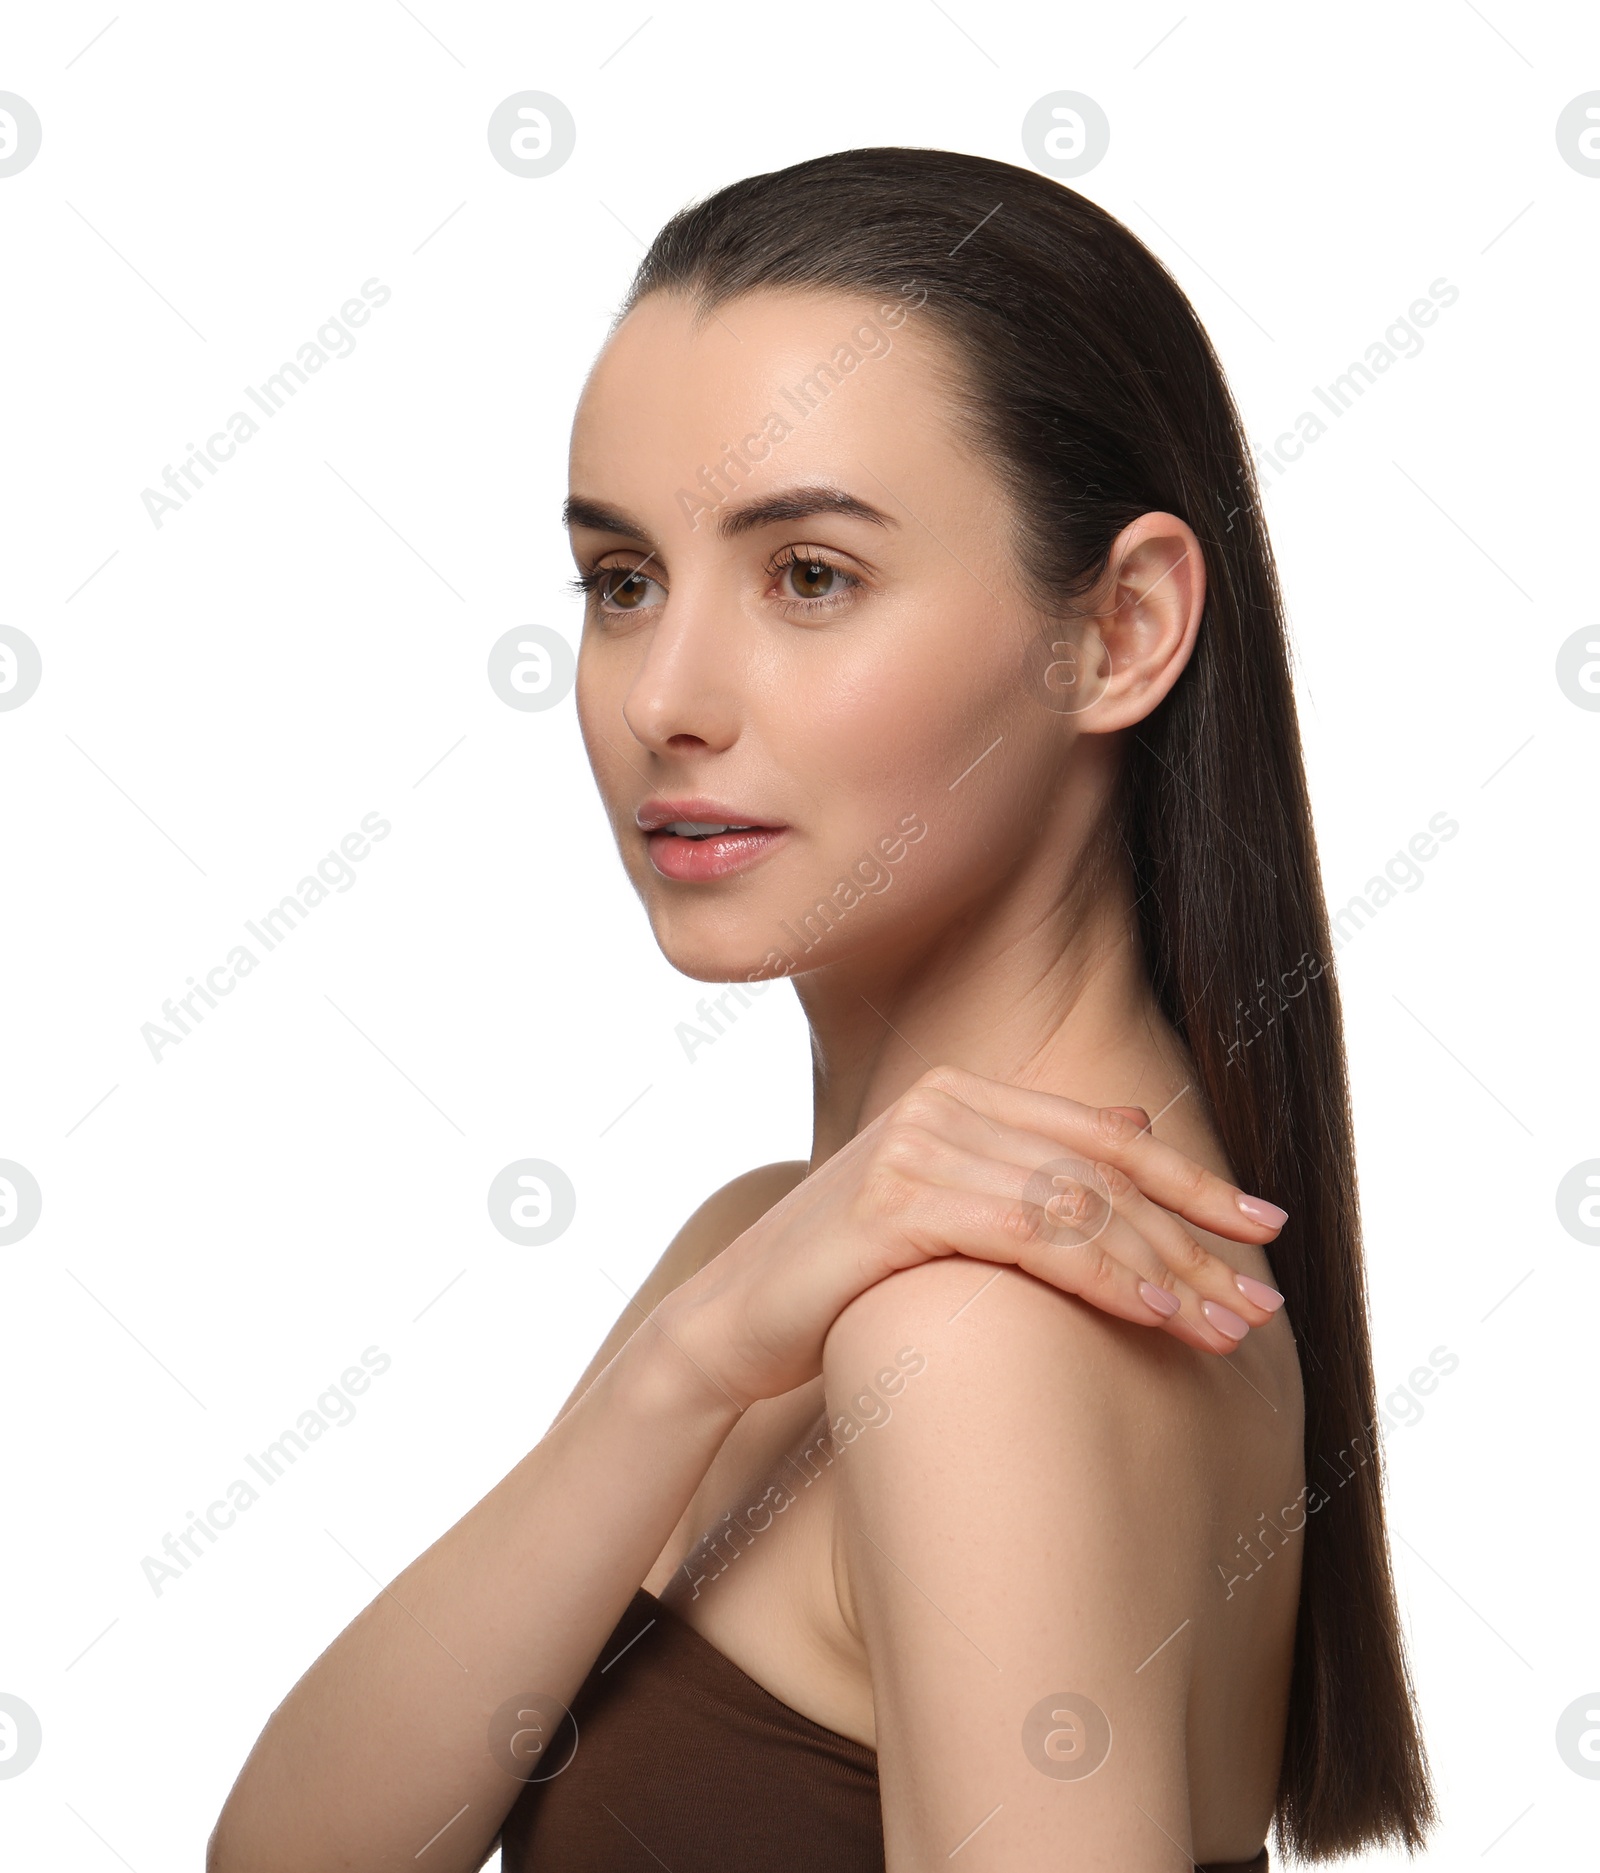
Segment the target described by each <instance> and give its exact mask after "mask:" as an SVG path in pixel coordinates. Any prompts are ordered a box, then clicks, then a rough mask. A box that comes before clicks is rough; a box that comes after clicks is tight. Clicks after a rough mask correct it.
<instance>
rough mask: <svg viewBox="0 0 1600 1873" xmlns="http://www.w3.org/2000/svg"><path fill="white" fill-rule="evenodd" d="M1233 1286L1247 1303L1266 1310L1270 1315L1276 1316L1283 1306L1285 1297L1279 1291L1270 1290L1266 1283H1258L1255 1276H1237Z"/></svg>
mask: <svg viewBox="0 0 1600 1873" xmlns="http://www.w3.org/2000/svg"><path fill="white" fill-rule="evenodd" d="M1233 1285H1234V1286H1235V1287H1236V1288H1237V1289H1238V1290H1239V1292H1240V1293H1241V1294H1242V1295H1243V1296H1244V1298H1245V1299H1246V1300H1247V1301H1254V1302H1255V1304H1256V1306H1257V1307H1264V1308H1266V1310H1267V1312H1268V1313H1269V1314H1275V1313H1276V1312H1277V1311H1278V1309H1279V1308H1280V1307H1282V1305H1283V1296H1282V1295H1281V1294H1280V1293H1279V1292H1278V1290H1277V1289H1276V1288H1269V1287H1268V1286H1267V1284H1266V1283H1265V1282H1264V1281H1257V1280H1256V1278H1255V1277H1254V1276H1253V1275H1235V1276H1234V1278H1233Z"/></svg>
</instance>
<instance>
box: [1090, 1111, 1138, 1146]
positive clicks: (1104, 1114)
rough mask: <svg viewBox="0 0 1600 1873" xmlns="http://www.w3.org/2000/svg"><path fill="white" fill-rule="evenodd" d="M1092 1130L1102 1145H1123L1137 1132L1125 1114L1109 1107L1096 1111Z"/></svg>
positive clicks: (1136, 1127) (1135, 1135)
mask: <svg viewBox="0 0 1600 1873" xmlns="http://www.w3.org/2000/svg"><path fill="white" fill-rule="evenodd" d="M1092 1129H1093V1132H1094V1135H1095V1138H1096V1139H1097V1141H1098V1142H1099V1143H1100V1144H1102V1145H1125V1144H1127V1143H1128V1142H1129V1141H1130V1140H1131V1139H1133V1138H1135V1137H1137V1136H1138V1132H1139V1127H1138V1126H1137V1125H1135V1124H1134V1122H1133V1120H1132V1119H1130V1118H1129V1117H1128V1115H1127V1113H1126V1112H1117V1111H1115V1110H1114V1109H1113V1108H1112V1107H1110V1106H1100V1107H1099V1108H1098V1109H1097V1110H1096V1112H1095V1115H1094V1124H1093V1127H1092Z"/></svg>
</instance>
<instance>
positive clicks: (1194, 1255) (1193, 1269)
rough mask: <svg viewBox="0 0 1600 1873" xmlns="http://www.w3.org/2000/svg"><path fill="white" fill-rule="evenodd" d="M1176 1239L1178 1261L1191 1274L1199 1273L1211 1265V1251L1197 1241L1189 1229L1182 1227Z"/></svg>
mask: <svg viewBox="0 0 1600 1873" xmlns="http://www.w3.org/2000/svg"><path fill="white" fill-rule="evenodd" d="M1175 1241H1176V1255H1177V1260H1178V1263H1179V1265H1180V1267H1182V1268H1183V1269H1185V1270H1186V1271H1187V1272H1188V1273H1189V1274H1191V1275H1197V1274H1199V1273H1201V1272H1202V1271H1203V1270H1204V1269H1205V1268H1206V1267H1208V1266H1209V1264H1210V1261H1211V1254H1210V1251H1209V1250H1208V1249H1207V1248H1206V1247H1205V1246H1204V1245H1203V1244H1202V1243H1200V1242H1197V1241H1196V1240H1195V1238H1194V1237H1193V1236H1191V1235H1190V1234H1189V1232H1188V1230H1187V1229H1180V1230H1179V1231H1178V1232H1177V1235H1176V1238H1175Z"/></svg>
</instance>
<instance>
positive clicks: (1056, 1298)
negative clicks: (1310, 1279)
mask: <svg viewBox="0 0 1600 1873" xmlns="http://www.w3.org/2000/svg"><path fill="white" fill-rule="evenodd" d="M907 1345H911V1346H913V1347H914V1348H915V1350H916V1351H917V1352H918V1353H920V1354H921V1355H922V1363H920V1364H919V1365H918V1367H917V1374H918V1376H917V1377H916V1379H915V1380H914V1381H913V1382H911V1383H909V1384H908V1385H907V1387H906V1390H905V1396H904V1400H903V1402H902V1403H900V1405H899V1407H898V1409H897V1412H896V1416H897V1418H898V1419H899V1420H900V1423H901V1426H902V1429H901V1431H900V1433H899V1434H898V1436H897V1438H895V1439H886V1440H884V1447H883V1448H881V1449H880V1450H879V1451H878V1454H877V1455H876V1456H875V1457H873V1458H872V1459H871V1463H872V1465H873V1467H874V1468H877V1467H879V1466H882V1465H886V1464H890V1463H893V1462H895V1458H894V1456H893V1454H892V1452H893V1450H894V1447H895V1446H896V1445H898V1447H899V1453H900V1457H901V1458H902V1459H903V1460H905V1461H907V1462H913V1463H914V1462H917V1461H919V1460H920V1459H922V1458H924V1457H930V1456H931V1455H932V1454H933V1452H934V1451H935V1450H937V1451H938V1473H939V1479H940V1480H939V1489H940V1491H941V1492H942V1493H943V1494H944V1495H945V1496H946V1497H947V1498H948V1500H947V1501H946V1503H945V1505H944V1506H945V1507H947V1508H951V1509H954V1508H957V1507H958V1506H959V1499H960V1497H961V1495H962V1493H963V1492H970V1493H971V1496H972V1499H973V1501H974V1502H976V1501H978V1500H981V1499H982V1498H983V1497H984V1496H985V1494H986V1493H991V1486H992V1487H1005V1486H1008V1485H1010V1484H1016V1485H1017V1486H1019V1487H1024V1486H1026V1485H1027V1480H1028V1479H1035V1480H1037V1482H1038V1484H1039V1489H1038V1491H1037V1492H1036V1495H1037V1496H1038V1497H1040V1498H1042V1497H1045V1496H1050V1495H1054V1496H1055V1498H1056V1500H1057V1503H1058V1506H1059V1507H1060V1508H1061V1509H1062V1511H1063V1512H1066V1510H1067V1507H1068V1505H1069V1504H1072V1503H1076V1504H1078V1505H1080V1506H1083V1507H1092V1509H1093V1510H1094V1512H1095V1513H1097V1514H1100V1515H1120V1516H1122V1517H1123V1518H1125V1519H1127V1518H1137V1517H1138V1516H1140V1515H1144V1514H1150V1515H1152V1516H1154V1517H1156V1518H1157V1519H1158V1520H1159V1522H1160V1524H1161V1525H1162V1526H1163V1527H1164V1528H1165V1529H1166V1531H1167V1532H1168V1533H1169V1534H1170V1533H1172V1532H1175V1530H1174V1521H1175V1519H1186V1520H1187V1521H1188V1522H1189V1523H1190V1524H1191V1525H1192V1527H1193V1530H1194V1532H1195V1533H1196V1535H1197V1536H1198V1535H1199V1534H1200V1532H1201V1528H1202V1525H1203V1524H1204V1522H1205V1521H1206V1519H1207V1518H1208V1517H1209V1516H1211V1515H1212V1514H1213V1513H1214V1512H1215V1511H1216V1510H1217V1508H1218V1505H1219V1503H1221V1504H1222V1506H1223V1508H1224V1511H1225V1512H1226V1509H1227V1507H1228V1503H1227V1498H1228V1497H1229V1495H1230V1493H1231V1491H1230V1488H1229V1485H1230V1484H1231V1483H1232V1482H1233V1481H1235V1480H1236V1479H1238V1478H1239V1477H1240V1476H1241V1475H1242V1476H1245V1477H1246V1478H1248V1479H1250V1480H1252V1481H1254V1482H1258V1483H1259V1484H1260V1485H1261V1486H1262V1487H1267V1486H1270V1487H1271V1488H1276V1487H1277V1486H1278V1484H1279V1483H1280V1482H1287V1481H1288V1480H1289V1478H1290V1475H1291V1473H1292V1472H1293V1471H1294V1470H1295V1468H1296V1466H1297V1465H1298V1464H1299V1463H1300V1461H1301V1457H1302V1449H1303V1410H1304V1406H1303V1398H1302V1392H1301V1382H1300V1367H1299V1360H1298V1356H1297V1353H1296V1349H1295V1343H1294V1338H1293V1334H1292V1330H1291V1327H1290V1323H1289V1321H1288V1319H1287V1318H1286V1317H1285V1316H1284V1315H1283V1314H1279V1315H1276V1316H1274V1318H1273V1319H1272V1320H1271V1321H1270V1322H1268V1323H1267V1324H1266V1325H1265V1326H1263V1327H1258V1328H1256V1329H1255V1330H1254V1331H1253V1332H1252V1333H1251V1334H1250V1336H1249V1337H1248V1339H1247V1340H1246V1341H1245V1343H1244V1344H1243V1345H1242V1346H1241V1347H1240V1348H1239V1350H1238V1351H1237V1352H1236V1353H1233V1354H1231V1355H1229V1356H1228V1357H1226V1358H1220V1357H1216V1356H1212V1355H1208V1354H1204V1353H1199V1352H1196V1351H1194V1350H1193V1349H1192V1348H1190V1347H1187V1346H1184V1345H1183V1344H1181V1343H1180V1342H1179V1341H1177V1340H1175V1339H1173V1338H1172V1337H1171V1336H1170V1335H1167V1334H1164V1333H1161V1332H1159V1331H1157V1330H1155V1329H1153V1328H1147V1327H1141V1326H1137V1325H1134V1324H1132V1323H1130V1322H1127V1321H1123V1320H1119V1319H1115V1318H1113V1317H1112V1316H1110V1315H1108V1314H1105V1313H1102V1312H1101V1311H1100V1310H1099V1309H1098V1308H1095V1307H1092V1306H1090V1305H1089V1304H1088V1303H1087V1302H1084V1301H1081V1300H1079V1299H1078V1298H1077V1297H1076V1296H1075V1295H1070V1294H1066V1293H1063V1292H1062V1291H1061V1290H1060V1289H1057V1288H1054V1287H1052V1286H1051V1285H1050V1284H1049V1283H1048V1282H1046V1281H1042V1280H1040V1279H1038V1278H1037V1277H1035V1276H1033V1275H1029V1274H1026V1273H1024V1272H1023V1271H1022V1270H1020V1269H1017V1268H1014V1267H1011V1266H1009V1265H1001V1266H993V1267H991V1266H989V1265H986V1264H984V1263H982V1262H980V1261H977V1260H974V1259H971V1258H968V1257H965V1256H959V1255H958V1256H950V1257H947V1258H943V1259H940V1260H936V1261H929V1262H925V1263H921V1264H919V1265H917V1266H916V1267H914V1268H909V1269H904V1270H902V1271H900V1272H899V1273H897V1274H894V1275H890V1276H888V1277H887V1278H886V1279H884V1280H882V1281H880V1282H877V1283H875V1284H874V1285H873V1286H872V1287H870V1288H868V1289H866V1290H865V1291H864V1292H863V1293H861V1294H859V1295H858V1296H857V1297H856V1298H855V1299H854V1300H853V1301H851V1303H850V1304H849V1306H847V1307H846V1308H844V1309H843V1310H842V1312H841V1313H840V1315H839V1317H838V1319H837V1320H836V1321H835V1323H834V1325H833V1328H832V1330H831V1331H830V1333H829V1335H828V1339H827V1342H826V1346H825V1349H824V1367H823V1378H824V1387H825V1392H826V1395H827V1398H828V1402H829V1406H830V1409H837V1410H847V1409H848V1401H849V1394H850V1392H851V1390H852V1388H854V1387H859V1386H860V1385H861V1384H863V1383H865V1382H867V1381H868V1380H869V1379H870V1377H871V1374H872V1373H873V1372H874V1371H876V1370H877V1369H878V1368H879V1367H880V1366H884V1365H893V1363H894V1360H895V1356H896V1354H897V1353H899V1352H901V1351H902V1349H904V1348H905V1347H906V1346H907ZM1051 1479H1054V1481H1052V1480H1051ZM923 1480H924V1482H926V1479H923ZM1062 1490H1065V1492H1066V1493H1065V1495H1062V1494H1061V1493H1060V1492H1061V1491H1062ZM1086 1492H1087V1493H1086ZM924 1499H925V1500H928V1498H927V1497H925V1498H924ZM1041 1512H1042V1511H1041Z"/></svg>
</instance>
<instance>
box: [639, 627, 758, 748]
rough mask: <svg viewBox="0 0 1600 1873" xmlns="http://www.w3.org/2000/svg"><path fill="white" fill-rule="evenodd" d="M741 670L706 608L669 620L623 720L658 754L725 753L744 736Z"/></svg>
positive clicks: (654, 635) (653, 638)
mask: <svg viewBox="0 0 1600 1873" xmlns="http://www.w3.org/2000/svg"><path fill="white" fill-rule="evenodd" d="M662 609H663V611H664V612H665V611H667V610H668V609H669V607H665V606H664V607H663V608H662ZM737 669H738V663H737V660H736V659H735V657H734V656H733V655H731V654H730V646H729V643H728V640H727V633H726V631H725V630H719V628H718V624H717V621H716V620H715V619H714V618H713V617H712V616H711V615H710V614H709V612H708V611H707V610H706V609H705V608H703V606H702V605H698V604H697V605H696V606H695V607H694V609H693V610H692V611H691V610H690V609H689V608H688V607H684V608H683V609H680V610H679V611H678V613H677V616H676V617H668V616H663V618H662V620H661V622H660V623H659V624H657V625H655V626H654V627H653V628H652V630H651V631H650V634H649V641H648V647H647V649H646V651H645V655H644V661H643V663H642V664H641V665H640V667H639V671H638V674H637V675H636V676H635V678H634V680H633V682H632V684H631V685H630V686H629V689H628V693H627V695H626V696H625V697H624V698H623V703H622V715H623V720H624V721H625V722H626V723H627V724H628V727H629V729H630V730H631V731H632V733H633V736H634V739H635V740H636V741H638V742H640V743H641V744H642V745H643V746H644V747H646V748H648V749H649V750H650V751H651V752H652V753H653V754H665V753H668V752H684V751H686V750H688V749H690V748H692V747H694V746H700V747H704V748H707V749H709V750H711V751H712V752H713V753H720V752H722V751H723V750H724V749H726V748H729V747H731V746H732V744H733V742H734V741H735V740H736V739H737V737H738V733H739V707H738V695H737V680H738V679H737Z"/></svg>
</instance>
